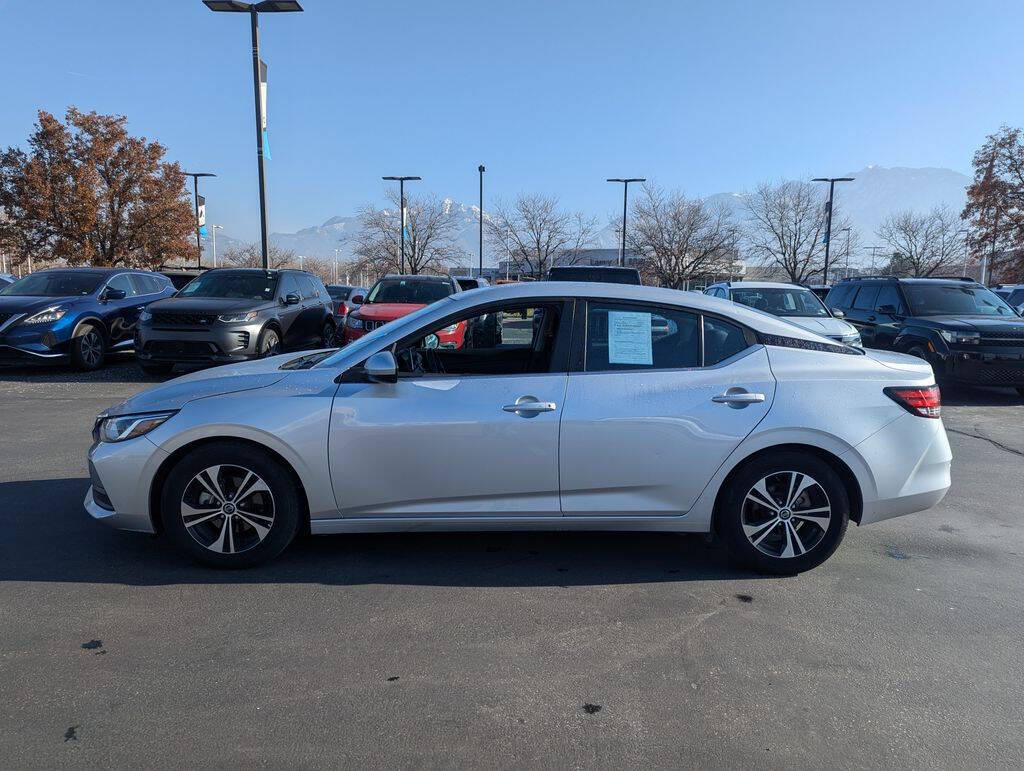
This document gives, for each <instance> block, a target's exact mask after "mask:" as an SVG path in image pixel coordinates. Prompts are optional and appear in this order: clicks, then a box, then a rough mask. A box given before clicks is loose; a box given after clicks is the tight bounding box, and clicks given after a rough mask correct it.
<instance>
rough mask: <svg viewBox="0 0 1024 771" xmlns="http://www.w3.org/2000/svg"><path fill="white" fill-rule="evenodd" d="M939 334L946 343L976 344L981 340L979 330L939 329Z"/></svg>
mask: <svg viewBox="0 0 1024 771" xmlns="http://www.w3.org/2000/svg"><path fill="white" fill-rule="evenodd" d="M939 334H940V335H942V339H943V340H945V341H946V342H947V343H959V344H961V345H977V344H978V343H979V342H980V341H981V332H953V331H950V330H948V329H940V330H939Z"/></svg>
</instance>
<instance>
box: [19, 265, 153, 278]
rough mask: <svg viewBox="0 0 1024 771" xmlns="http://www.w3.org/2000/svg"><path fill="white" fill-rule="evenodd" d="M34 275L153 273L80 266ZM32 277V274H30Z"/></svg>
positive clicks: (44, 269)
mask: <svg viewBox="0 0 1024 771" xmlns="http://www.w3.org/2000/svg"><path fill="white" fill-rule="evenodd" d="M33 273H95V274H97V275H100V276H112V275H114V274H115V273H152V271H150V270H146V269H145V268H92V267H89V266H78V267H74V268H70V267H68V268H43V269H42V270H36V271H33ZM28 275H32V273H30V274H28Z"/></svg>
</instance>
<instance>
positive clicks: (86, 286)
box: [0, 268, 174, 370]
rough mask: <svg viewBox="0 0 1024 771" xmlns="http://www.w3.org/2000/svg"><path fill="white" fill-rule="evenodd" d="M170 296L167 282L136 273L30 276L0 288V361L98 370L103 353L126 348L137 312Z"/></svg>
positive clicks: (79, 271)
mask: <svg viewBox="0 0 1024 771" xmlns="http://www.w3.org/2000/svg"><path fill="white" fill-rule="evenodd" d="M172 294H174V287H173V285H172V284H171V280H170V279H169V278H167V277H166V276H161V275H160V274H159V273H150V272H148V271H142V270H131V269H125V268H59V269H52V270H43V271H39V272H38V273H32V274H30V275H28V276H25V278H22V279H19V280H18V281H15V282H14V283H13V284H10V285H9V286H5V287H4V288H3V289H0V357H2V358H20V359H38V360H46V361H55V362H56V361H60V362H63V361H70V362H71V363H72V364H73V365H74V366H76V367H77V368H79V369H84V370H94V369H99V368H100V367H101V366H103V360H104V357H105V356H106V352H107V351H112V350H120V349H124V348H131V346H132V344H133V337H134V333H135V324H136V322H137V321H138V318H139V312H140V311H141V310H142V308H143V307H145V306H146V305H148V304H149V303H151V302H153V301H155V300H162V299H163V298H165V297H170V296H171V295H172Z"/></svg>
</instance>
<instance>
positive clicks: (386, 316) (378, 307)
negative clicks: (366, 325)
mask: <svg viewBox="0 0 1024 771" xmlns="http://www.w3.org/2000/svg"><path fill="white" fill-rule="evenodd" d="M423 307H426V304H425V303H363V304H362V305H360V306H359V317H360V318H363V319H369V320H370V321H394V320H395V319H400V318H402V316H408V315H409V314H410V313H412V312H413V311H418V310H419V309H420V308H423Z"/></svg>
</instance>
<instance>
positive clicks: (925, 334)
mask: <svg viewBox="0 0 1024 771" xmlns="http://www.w3.org/2000/svg"><path fill="white" fill-rule="evenodd" d="M825 305H827V306H828V308H829V309H830V310H841V311H842V312H843V313H844V314H845V317H846V320H847V321H849V322H850V323H851V324H853V325H854V326H856V327H857V329H858V330H859V331H860V336H861V340H863V341H864V346H865V347H867V348H887V349H890V350H894V351H901V352H903V353H909V354H912V355H914V356H919V357H921V358H922V359H926V360H927V361H928V362H930V363H931V365H932V369H934V370H935V376H936V377H937V378H939V379H945V380H950V381H957V382H961V383H971V384H975V385H988V386H1004V387H1010V388H1016V389H1017V391H1018V392H1019V393H1021V394H1022V395H1024V319H1022V318H1021V317H1020V316H1018V315H1017V312H1016V311H1014V310H1013V308H1011V307H1010V306H1009V305H1007V304H1006V303H1005V302H1004V301H1003V299H1002V298H1000V297H999V296H998V295H996V294H995V293H994V292H991V291H989V290H988V289H986V288H985V287H983V286H982V285H981V284H979V283H977V282H975V281H973V280H971V279H969V278H893V277H891V276H863V277H860V278H852V279H847V280H845V281H841V282H840V283H838V284H836V286H835V287H833V289H832V291H831V292H829V294H828V297H827V298H826V300H825Z"/></svg>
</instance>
